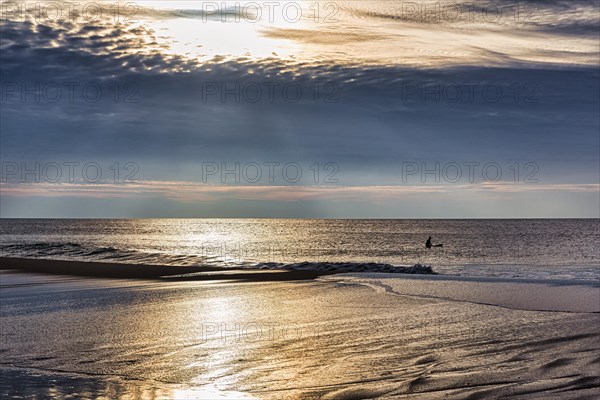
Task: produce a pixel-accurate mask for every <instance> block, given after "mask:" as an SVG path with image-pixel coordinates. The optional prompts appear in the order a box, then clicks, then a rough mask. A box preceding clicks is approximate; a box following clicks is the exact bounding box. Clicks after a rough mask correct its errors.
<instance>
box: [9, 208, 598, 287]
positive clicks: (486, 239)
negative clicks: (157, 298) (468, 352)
mask: <svg viewBox="0 0 600 400" xmlns="http://www.w3.org/2000/svg"><path fill="white" fill-rule="evenodd" d="M428 236H432V237H433V242H434V243H442V244H444V246H443V247H436V248H433V249H431V250H427V249H425V246H424V244H425V240H426V239H427V237H428ZM599 242H600V220H597V219H587V220H275V219H273V220H265V219H262V220H261V219H147V220H124V219H122V220H65V219H55V220H41V219H27V220H22V219H21V220H19V219H3V220H2V224H1V225H0V251H1V253H2V255H3V256H5V257H36V258H54V259H66V260H82V261H110V262H117V263H148V264H161V265H206V264H210V265H218V266H223V267H232V266H233V267H236V268H239V267H250V268H255V267H256V266H259V265H264V263H269V262H276V263H281V264H283V267H284V268H285V267H286V265H289V264H295V263H299V262H305V261H307V262H312V263H316V264H318V263H331V262H352V263H375V264H376V263H387V264H393V265H409V266H412V265H414V264H417V263H421V264H427V265H432V266H433V267H434V270H435V271H437V272H440V273H444V274H454V275H461V276H499V277H522V278H523V277H529V278H547V279H592V280H593V279H599V278H600V272H599V270H598V268H597V266H598V265H599V264H600V247H599V246H598V245H597V244H598V243H599ZM366 270H368V269H366Z"/></svg>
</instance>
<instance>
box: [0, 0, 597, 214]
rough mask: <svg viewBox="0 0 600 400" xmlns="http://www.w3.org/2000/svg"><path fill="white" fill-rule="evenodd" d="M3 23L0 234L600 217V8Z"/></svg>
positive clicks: (557, 5) (277, 10)
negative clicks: (96, 227) (16, 229)
mask: <svg viewBox="0 0 600 400" xmlns="http://www.w3.org/2000/svg"><path fill="white" fill-rule="evenodd" d="M117 4H118V7H117V6H116V5H117ZM1 6H2V21H1V22H0V24H1V33H2V36H1V42H0V50H1V56H0V57H1V65H0V81H1V85H0V88H1V91H0V97H1V98H0V106H1V115H0V116H1V121H0V128H1V135H0V139H1V142H0V148H1V149H0V157H1V161H2V182H1V183H0V185H1V186H0V187H1V194H0V200H1V202H0V214H1V216H2V217H161V216H165V217H332V218H336V217H346V218H353V217H354V218H369V217H376V218H411V217H414V218H457V217H458V218H460V217H464V218H470V217H477V218H479V217H491V218H495V217H596V218H597V217H599V213H600V211H599V209H600V194H599V193H600V186H599V179H600V177H599V169H600V154H599V152H600V138H599V136H600V134H599V129H600V123H599V107H600V99H599V93H600V88H599V82H600V73H599V67H600V60H599V54H600V48H599V46H600V44H599V43H600V41H599V39H600V38H599V24H600V21H599V15H600V14H599V11H600V10H599V7H600V6H599V3H598V1H589V0H587V1H579V0H568V1H566V0H565V1H562V0H549V1H537V0H528V1H523V0H521V1H520V2H513V1H503V0H502V1H487V2H486V1H477V2H471V1H468V2H462V1H459V0H455V1H440V0H436V1H429V2H401V1H390V0H388V1H358V0H355V1H312V0H308V1H300V0H298V1H256V2H245V1H238V2H222V1H218V2H203V1H139V2H119V3H117V2H115V1H114V0H111V1H107V2H102V1H96V2H86V1H78V2H62V1H53V2H38V1H36V2H33V1H32V2H19V1H17V2H15V1H2V2H1ZM236 170H237V172H235V171H236ZM116 171H118V174H116ZM98 172H101V174H98ZM223 172H225V173H223Z"/></svg>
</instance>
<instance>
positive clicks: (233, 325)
mask: <svg viewBox="0 0 600 400" xmlns="http://www.w3.org/2000/svg"><path fill="white" fill-rule="evenodd" d="M7 275H8V274H3V284H4V283H7V281H6V279H5V278H6V276H7ZM14 275H19V276H20V277H21V278H20V279H21V281H22V280H23V279H27V275H23V274H14ZM340 279H341V278H340ZM398 279H401V278H398ZM415 282H418V284H420V285H427V284H428V282H427V280H426V279H423V280H418V281H415ZM415 284H417V283H415ZM454 284H455V285H458V284H459V283H454ZM504 285H505V286H506V285H508V284H506V283H505V284H504ZM505 286H504V287H505ZM467 288H468V286H466V285H465V290H468V289H467ZM1 295H2V304H3V307H2V321H3V323H2V348H1V350H2V379H1V383H2V389H1V391H2V396H10V395H12V394H16V393H30V394H32V396H33V395H37V396H38V397H48V396H50V397H57V398H63V397H67V396H74V397H76V398H107V399H109V398H110V399H138V398H141V399H170V398H177V399H181V398H194V399H197V398H210V399H218V398H235V399H239V398H261V399H262V398H265V399H280V398H299V399H311V398H330V399H334V398H348V397H352V396H354V398H370V397H375V396H383V397H386V396H389V397H390V398H392V397H398V396H401V395H410V396H411V397H412V398H427V399H430V398H442V397H446V396H451V397H452V396H459V395H461V396H467V395H474V396H477V395H484V394H485V395H488V396H492V397H498V396H503V395H506V394H508V393H512V394H519V393H520V394H524V393H528V396H530V397H533V398H535V397H539V398H543V397H544V396H546V395H547V394H548V393H550V392H554V391H556V392H558V391H564V390H566V391H575V390H577V393H579V394H580V395H592V394H594V393H596V394H597V392H598V389H597V386H598V383H599V382H598V381H599V378H598V377H597V376H594V375H593V374H592V373H591V371H593V370H594V369H595V368H596V369H597V367H598V363H599V359H598V356H597V354H598V353H597V350H596V348H595V347H596V345H597V340H598V333H597V326H598V323H600V315H598V314H593V313H579V312H572V313H562V312H538V311H530V310H529V311H524V310H515V309H508V308H501V307H495V306H489V305H481V304H473V303H469V302H462V301H448V300H444V299H439V298H423V297H413V296H401V295H393V294H390V293H385V292H384V291H381V290H378V289H377V288H375V287H369V286H365V285H362V284H356V283H352V282H350V281H349V282H344V281H343V280H332V279H330V278H327V281H297V282H252V283H249V282H246V283H239V282H225V281H221V282H156V281H140V280H129V281H112V280H90V279H73V280H69V281H59V282H56V283H47V284H43V285H39V284H32V285H13V286H10V287H9V286H7V287H5V288H3V290H2V292H1ZM575 354H576V356H575Z"/></svg>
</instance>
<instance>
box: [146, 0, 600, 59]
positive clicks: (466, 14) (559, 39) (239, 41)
mask: <svg viewBox="0 0 600 400" xmlns="http://www.w3.org/2000/svg"><path fill="white" fill-rule="evenodd" d="M137 4H138V5H139V6H140V7H141V15H142V16H143V20H144V23H146V24H148V26H149V27H150V28H152V29H154V30H155V31H156V32H157V35H158V39H157V40H158V41H159V43H161V44H164V45H166V46H167V47H168V50H166V52H170V53H172V54H178V55H183V56H186V57H190V58H192V59H195V60H198V61H200V62H204V61H207V60H214V59H217V60H222V59H239V58H248V59H252V60H263V59H269V58H277V59H279V60H283V61H292V62H298V63H308V64H312V63H326V64H332V63H333V64H353V65H356V64H370V65H406V66H422V67H440V66H449V65H450V66H451V65H479V66H481V65H487V66H499V65H507V64H514V63H551V64H585V65H594V64H597V37H596V36H594V35H590V34H589V33H590V32H588V31H589V27H590V26H593V24H594V23H597V17H596V16H595V15H596V14H595V11H596V10H595V9H594V7H593V6H589V7H588V6H585V5H581V6H578V7H575V8H576V10H577V12H575V11H573V10H571V11H572V12H571V14H569V15H570V16H571V19H564V18H557V17H556V12H557V11H556V10H554V9H552V6H551V5H548V6H547V7H546V6H538V5H536V8H535V9H533V8H532V9H530V8H528V6H527V5H525V6H523V5H518V4H517V3H515V4H512V3H511V4H509V5H506V4H496V3H482V4H481V5H480V7H474V6H473V3H469V2H460V1H458V2H457V1H452V2H444V1H441V2H440V1H438V0H436V1H425V2H420V3H406V2H399V3H392V2H389V1H338V2H327V1H289V0H286V1H274V2H271V1H258V2H256V1H218V2H211V1H198V2H196V1H174V2H166V1H141V2H138V3H137ZM411 4H412V5H413V6H411V7H412V8H411V7H409V5H411ZM415 4H417V5H418V8H417V9H414V5H415ZM544 7H546V8H544ZM574 31H575V32H576V33H577V34H576V35H574V34H573V32H574ZM440 38H443V40H441V39H440ZM565 53H568V55H569V57H568V58H567V57H564V55H565Z"/></svg>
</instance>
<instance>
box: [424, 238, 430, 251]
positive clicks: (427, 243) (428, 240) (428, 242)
mask: <svg viewBox="0 0 600 400" xmlns="http://www.w3.org/2000/svg"><path fill="white" fill-rule="evenodd" d="M425 247H427V248H428V249H430V248H431V236H429V239H427V241H426V242H425Z"/></svg>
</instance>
